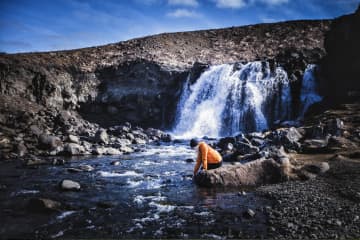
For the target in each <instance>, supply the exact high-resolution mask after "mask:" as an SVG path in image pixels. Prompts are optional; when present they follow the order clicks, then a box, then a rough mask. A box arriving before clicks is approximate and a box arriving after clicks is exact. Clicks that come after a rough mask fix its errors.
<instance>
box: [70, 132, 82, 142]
mask: <svg viewBox="0 0 360 240" xmlns="http://www.w3.org/2000/svg"><path fill="white" fill-rule="evenodd" d="M68 141H69V142H71V143H79V142H80V139H79V137H78V136H75V135H71V134H70V135H69V136H68Z"/></svg>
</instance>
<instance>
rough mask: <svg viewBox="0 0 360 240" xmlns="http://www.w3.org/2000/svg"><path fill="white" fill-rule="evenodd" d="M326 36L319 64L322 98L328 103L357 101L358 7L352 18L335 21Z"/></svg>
mask: <svg viewBox="0 0 360 240" xmlns="http://www.w3.org/2000/svg"><path fill="white" fill-rule="evenodd" d="M330 28H331V31H329V32H328V33H327V34H326V38H325V42H324V46H325V49H326V52H327V54H326V56H325V58H324V59H322V61H321V66H322V76H321V79H322V84H321V85H322V86H323V94H324V95H325V96H326V97H327V98H328V99H329V100H330V101H331V102H342V101H354V99H359V98H360V82H359V76H360V45H359V43H360V6H359V7H358V9H357V11H356V12H355V13H354V14H351V15H346V16H342V17H339V18H337V19H336V20H335V21H333V22H332V24H331V26H330Z"/></svg>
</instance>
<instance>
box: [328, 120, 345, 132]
mask: <svg viewBox="0 0 360 240" xmlns="http://www.w3.org/2000/svg"><path fill="white" fill-rule="evenodd" d="M325 131H326V133H328V134H331V135H333V136H342V134H343V131H344V122H343V121H342V120H340V119H339V118H335V119H332V120H330V121H329V122H328V123H327V124H326V127H325Z"/></svg>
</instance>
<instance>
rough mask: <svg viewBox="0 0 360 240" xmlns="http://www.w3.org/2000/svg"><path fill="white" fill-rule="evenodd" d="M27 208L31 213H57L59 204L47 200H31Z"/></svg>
mask: <svg viewBox="0 0 360 240" xmlns="http://www.w3.org/2000/svg"><path fill="white" fill-rule="evenodd" d="M27 207H28V209H29V210H30V211H33V212H40V213H48V212H53V211H59V210H60V208H61V203H59V202H57V201H54V200H51V199H47V198H31V199H30V200H29V202H28V205H27Z"/></svg>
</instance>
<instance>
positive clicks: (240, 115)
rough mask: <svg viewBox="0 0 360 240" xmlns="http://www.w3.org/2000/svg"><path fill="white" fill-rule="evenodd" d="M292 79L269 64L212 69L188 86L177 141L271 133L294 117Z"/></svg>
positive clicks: (260, 63)
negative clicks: (278, 122)
mask: <svg viewBox="0 0 360 240" xmlns="http://www.w3.org/2000/svg"><path fill="white" fill-rule="evenodd" d="M290 107H291V94H290V85H289V80H288V76H287V73H286V72H285V71H284V69H283V68H281V67H277V68H276V69H275V70H274V71H273V72H272V71H271V69H270V66H269V63H267V62H260V61H256V62H250V63H247V64H240V63H238V64H224V65H218V66H212V67H210V68H209V69H208V70H207V71H205V72H204V73H203V74H202V75H201V76H200V78H199V79H198V80H197V81H196V83H194V84H193V85H191V86H190V85H189V81H187V82H186V85H185V87H184V91H183V94H182V97H181V98H180V102H179V107H178V110H179V111H178V119H177V124H176V126H175V128H174V131H173V133H174V135H175V136H177V137H179V138H191V137H200V136H209V137H219V136H226V135H227V136H228V135H234V134H236V133H238V132H249V131H261V130H264V129H267V128H268V127H269V125H270V123H272V122H273V121H274V120H278V119H281V120H283V119H288V118H289V116H290Z"/></svg>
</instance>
